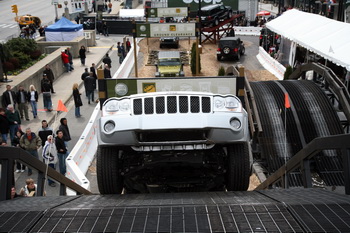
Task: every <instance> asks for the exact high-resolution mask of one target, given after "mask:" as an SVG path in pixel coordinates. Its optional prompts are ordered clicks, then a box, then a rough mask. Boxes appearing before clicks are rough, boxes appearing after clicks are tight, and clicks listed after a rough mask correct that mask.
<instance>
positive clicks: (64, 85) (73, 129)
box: [15, 36, 122, 196]
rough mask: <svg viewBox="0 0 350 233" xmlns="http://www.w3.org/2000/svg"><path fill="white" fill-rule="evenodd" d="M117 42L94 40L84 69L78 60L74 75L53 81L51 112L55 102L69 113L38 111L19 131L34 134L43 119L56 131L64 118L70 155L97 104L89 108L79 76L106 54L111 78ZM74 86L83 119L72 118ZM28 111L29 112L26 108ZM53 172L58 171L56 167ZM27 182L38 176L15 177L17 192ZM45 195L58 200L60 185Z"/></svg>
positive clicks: (116, 63) (116, 64) (113, 39)
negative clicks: (53, 92) (61, 104)
mask: <svg viewBox="0 0 350 233" xmlns="http://www.w3.org/2000/svg"><path fill="white" fill-rule="evenodd" d="M118 41H122V37H121V36H109V37H104V36H100V39H99V40H97V45H96V46H95V47H89V52H88V53H87V57H86V63H85V64H86V66H83V65H81V63H80V59H79V58H76V59H74V60H73V65H74V71H72V72H70V73H64V74H63V75H62V76H60V77H56V81H55V82H54V90H55V92H56V93H55V94H53V95H52V103H53V109H56V108H57V103H58V100H62V102H63V103H65V106H66V107H67V109H68V112H60V113H57V112H56V111H52V112H44V111H39V112H38V117H37V118H35V119H34V118H33V116H32V114H31V112H30V113H29V116H30V121H23V122H22V125H21V127H22V129H23V130H25V128H27V127H30V128H31V129H32V131H33V132H37V131H38V130H39V129H40V128H41V121H42V120H44V119H45V120H47V121H48V122H50V123H49V125H50V127H54V128H55V129H57V128H58V126H59V120H60V119H61V118H62V117H65V118H67V120H68V127H69V130H70V134H71V138H72V140H71V141H70V143H69V148H68V149H69V151H71V150H72V149H73V147H74V145H75V144H76V142H77V141H78V139H79V137H80V135H81V133H82V132H83V131H84V129H85V126H86V124H87V122H88V120H89V119H90V116H91V113H92V112H93V110H94V107H95V106H96V103H94V104H90V105H89V104H88V100H87V98H86V95H85V90H84V85H83V81H82V80H81V74H82V73H84V68H86V67H87V68H89V67H90V66H91V64H92V63H95V64H99V63H100V61H101V60H102V59H103V57H104V56H105V54H106V53H107V52H108V53H109V55H110V58H111V60H112V69H111V73H112V76H113V74H114V73H115V72H116V71H117V69H118V68H119V61H118V55H117V51H116V44H117V42H118ZM74 83H78V84H79V86H80V92H81V93H82V95H81V96H82V102H83V106H82V107H81V109H80V112H81V114H82V117H80V118H76V117H75V114H74V111H75V107H74V101H73V99H72V86H73V84H74ZM97 98H98V92H97V91H95V99H97ZM29 109H31V108H30V107H29ZM38 109H43V98H42V94H40V95H39V101H38ZM39 157H40V158H41V149H39ZM56 170H57V171H59V169H58V163H57V168H56ZM27 178H33V179H34V180H37V172H36V171H33V174H32V175H31V176H28V175H27V171H25V172H24V173H15V181H16V189H17V191H19V190H20V188H21V187H23V186H24V185H25V180H26V179H27ZM45 191H46V193H47V195H48V196H57V195H58V194H59V185H57V186H56V187H50V186H48V185H46V189H45Z"/></svg>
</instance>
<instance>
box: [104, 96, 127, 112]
mask: <svg viewBox="0 0 350 233" xmlns="http://www.w3.org/2000/svg"><path fill="white" fill-rule="evenodd" d="M102 111H103V115H113V114H116V113H118V114H130V113H131V109H130V99H109V100H107V103H106V104H105V105H104V106H103V108H102Z"/></svg>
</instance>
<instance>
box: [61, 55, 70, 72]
mask: <svg viewBox="0 0 350 233" xmlns="http://www.w3.org/2000/svg"><path fill="white" fill-rule="evenodd" d="M61 58H62V62H63V65H64V67H66V71H67V73H68V72H70V71H72V67H71V66H70V64H69V58H68V54H66V52H65V51H64V50H62V51H61Z"/></svg>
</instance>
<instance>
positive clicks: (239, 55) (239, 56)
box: [237, 53, 241, 61]
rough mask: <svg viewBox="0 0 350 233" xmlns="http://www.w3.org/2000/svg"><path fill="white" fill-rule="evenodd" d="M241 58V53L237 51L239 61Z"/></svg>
mask: <svg viewBox="0 0 350 233" xmlns="http://www.w3.org/2000/svg"><path fill="white" fill-rule="evenodd" d="M240 59H241V54H240V53H237V61H239V60H240Z"/></svg>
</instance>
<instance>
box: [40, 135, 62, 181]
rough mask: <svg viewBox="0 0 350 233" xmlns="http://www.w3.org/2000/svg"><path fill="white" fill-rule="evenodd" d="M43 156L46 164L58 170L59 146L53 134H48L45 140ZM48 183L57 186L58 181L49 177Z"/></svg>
mask: <svg viewBox="0 0 350 233" xmlns="http://www.w3.org/2000/svg"><path fill="white" fill-rule="evenodd" d="M42 156H43V159H44V162H45V164H47V165H48V166H49V167H52V168H53V169H54V170H56V163H57V161H58V157H57V148H56V144H55V142H54V138H53V136H52V135H49V136H47V140H46V141H45V145H44V147H43V152H42ZM48 183H49V185H50V186H51V187H56V183H55V182H54V181H53V180H51V179H48Z"/></svg>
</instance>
